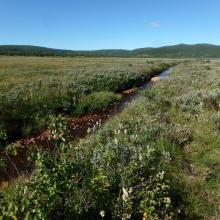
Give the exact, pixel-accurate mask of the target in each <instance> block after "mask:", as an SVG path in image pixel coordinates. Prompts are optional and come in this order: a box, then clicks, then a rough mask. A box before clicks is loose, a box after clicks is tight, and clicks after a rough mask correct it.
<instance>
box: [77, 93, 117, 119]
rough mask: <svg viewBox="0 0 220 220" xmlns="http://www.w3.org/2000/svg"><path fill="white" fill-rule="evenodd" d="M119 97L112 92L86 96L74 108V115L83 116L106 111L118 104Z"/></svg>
mask: <svg viewBox="0 0 220 220" xmlns="http://www.w3.org/2000/svg"><path fill="white" fill-rule="evenodd" d="M120 99H121V96H120V95H117V94H114V93H112V92H95V93H92V94H90V95H88V96H86V97H85V98H84V99H83V100H82V101H81V102H80V103H79V104H78V105H77V107H76V110H75V113H76V114H77V115H83V114H86V113H96V112H101V111H104V110H106V109H107V108H108V107H110V106H111V105H113V104H115V103H117V102H119V101H120Z"/></svg>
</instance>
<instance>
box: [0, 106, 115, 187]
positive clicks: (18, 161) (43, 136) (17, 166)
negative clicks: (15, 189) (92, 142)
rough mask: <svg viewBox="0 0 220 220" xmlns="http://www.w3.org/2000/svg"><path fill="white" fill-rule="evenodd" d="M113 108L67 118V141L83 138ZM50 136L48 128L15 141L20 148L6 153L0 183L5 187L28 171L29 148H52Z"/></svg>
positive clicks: (102, 120)
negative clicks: (13, 152)
mask: <svg viewBox="0 0 220 220" xmlns="http://www.w3.org/2000/svg"><path fill="white" fill-rule="evenodd" d="M114 109H115V108H112V109H111V110H108V111H105V112H101V113H97V114H89V115H86V116H82V117H75V118H69V119H68V124H69V136H68V140H69V141H74V140H77V139H79V138H83V137H85V136H86V135H87V131H88V128H92V127H93V126H94V125H95V124H96V123H97V122H99V123H100V122H101V123H103V122H105V121H106V120H107V119H108V118H109V117H110V115H112V114H113V112H114V111H115V110H114ZM49 137H51V132H50V130H45V131H42V132H41V133H39V134H35V135H33V136H32V137H30V138H26V139H22V140H19V141H17V143H19V144H20V148H19V150H18V152H17V155H16V156H11V155H10V156H9V155H6V158H7V161H8V164H7V166H6V168H5V170H4V171H1V172H0V185H1V187H3V188H5V187H6V185H7V184H6V183H7V181H10V180H11V179H14V178H15V177H18V176H20V175H21V173H24V171H25V172H26V171H27V172H29V170H28V165H27V157H28V152H29V150H30V149H31V150H33V149H34V148H39V147H42V148H46V149H49V150H53V149H54V146H55V145H54V143H55V141H54V140H50V141H49V140H48V138H49Z"/></svg>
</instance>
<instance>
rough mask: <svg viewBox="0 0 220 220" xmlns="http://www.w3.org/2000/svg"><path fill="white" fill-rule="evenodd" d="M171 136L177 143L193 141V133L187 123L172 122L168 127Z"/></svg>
mask: <svg viewBox="0 0 220 220" xmlns="http://www.w3.org/2000/svg"><path fill="white" fill-rule="evenodd" d="M168 136H169V138H170V139H171V140H172V141H173V142H174V143H176V144H179V145H183V144H186V143H187V142H189V141H191V139H192V133H191V131H190V129H189V128H188V127H187V126H186V125H181V124H172V125H170V126H169V128H168Z"/></svg>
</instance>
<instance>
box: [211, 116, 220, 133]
mask: <svg viewBox="0 0 220 220" xmlns="http://www.w3.org/2000/svg"><path fill="white" fill-rule="evenodd" d="M212 121H213V122H214V126H215V128H216V130H217V131H220V112H217V113H215V114H213V115H212Z"/></svg>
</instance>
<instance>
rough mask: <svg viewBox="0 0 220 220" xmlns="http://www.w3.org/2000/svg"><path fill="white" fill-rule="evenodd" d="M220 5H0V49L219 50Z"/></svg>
mask: <svg viewBox="0 0 220 220" xmlns="http://www.w3.org/2000/svg"><path fill="white" fill-rule="evenodd" d="M219 11H220V0H0V44H2V45H3V44H22V45H40V46H47V47H52V48H63V49H73V50H74V49H75V50H86V49H90V50H91V49H103V48H124V49H133V48H140V47H147V46H152V47H158V46H162V45H172V44H178V43H189V44H193V43H203V42H205V43H213V44H219V45H220V13H219Z"/></svg>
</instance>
